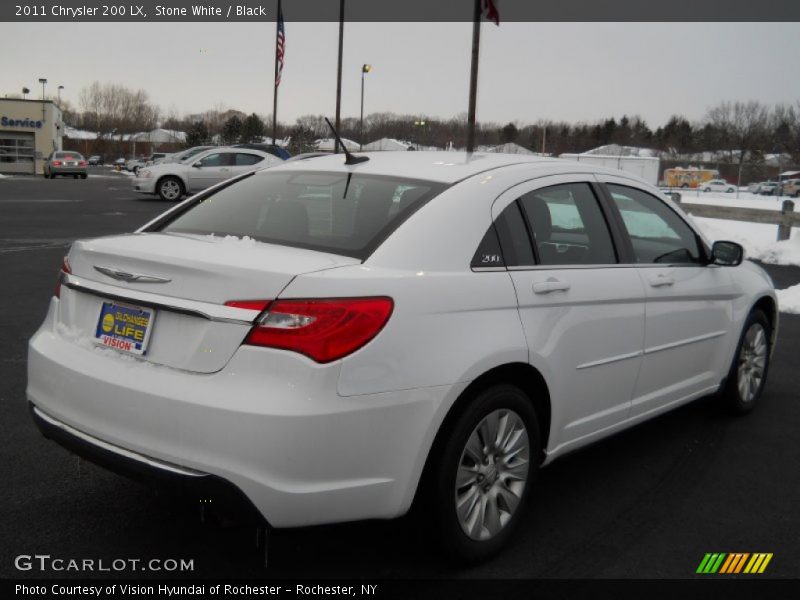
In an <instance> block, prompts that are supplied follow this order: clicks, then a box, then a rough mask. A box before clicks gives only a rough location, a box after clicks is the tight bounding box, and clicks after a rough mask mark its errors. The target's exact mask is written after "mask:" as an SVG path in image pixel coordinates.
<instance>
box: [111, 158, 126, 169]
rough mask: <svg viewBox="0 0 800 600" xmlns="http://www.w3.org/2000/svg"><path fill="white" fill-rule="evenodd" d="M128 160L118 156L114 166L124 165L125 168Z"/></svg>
mask: <svg viewBox="0 0 800 600" xmlns="http://www.w3.org/2000/svg"><path fill="white" fill-rule="evenodd" d="M127 162H128V159H126V158H122V157H120V158H118V159H117V160H115V161H114V166H115V167H123V168H124V167H125V163H127Z"/></svg>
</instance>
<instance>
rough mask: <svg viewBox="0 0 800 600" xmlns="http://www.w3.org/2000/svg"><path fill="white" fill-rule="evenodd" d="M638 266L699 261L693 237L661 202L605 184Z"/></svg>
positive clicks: (698, 250) (698, 251)
mask: <svg viewBox="0 0 800 600" xmlns="http://www.w3.org/2000/svg"><path fill="white" fill-rule="evenodd" d="M608 190H609V192H611V197H612V198H613V200H614V203H615V204H616V205H617V208H618V209H619V212H620V214H621V215H622V220H623V222H624V223H625V228H626V229H627V231H628V235H629V236H630V238H631V244H632V245H633V253H634V255H635V257H636V262H638V263H666V264H680V263H690V264H695V263H700V262H703V259H702V253H701V250H700V245H699V244H698V241H697V236H696V235H695V233H694V231H692V229H691V227H689V226H688V225H687V224H686V223H685V222H684V221H683V219H681V218H680V217H679V216H678V215H677V214H675V212H674V211H673V210H672V209H671V208H670V207H669V206H667V205H666V204H665V203H664V202H662V201H661V200H659V199H658V198H656V197H655V196H651V195H650V194H648V193H647V192H643V191H641V190H637V189H636V188H631V187H627V186H622V185H614V184H608Z"/></svg>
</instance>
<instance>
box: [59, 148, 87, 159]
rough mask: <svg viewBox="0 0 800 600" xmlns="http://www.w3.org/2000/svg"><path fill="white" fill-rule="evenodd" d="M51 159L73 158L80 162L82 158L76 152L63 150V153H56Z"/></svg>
mask: <svg viewBox="0 0 800 600" xmlns="http://www.w3.org/2000/svg"><path fill="white" fill-rule="evenodd" d="M53 158H73V159H75V160H80V159H82V158H83V156H81V155H80V154H78V153H77V152H70V151H68V150H65V151H64V152H56V153H55V154H54V155H53Z"/></svg>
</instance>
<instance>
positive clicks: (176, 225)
mask: <svg viewBox="0 0 800 600" xmlns="http://www.w3.org/2000/svg"><path fill="white" fill-rule="evenodd" d="M445 187H447V186H446V185H445V184H442V183H434V182H431V181H418V180H413V179H400V178H395V177H380V176H371V175H359V174H358V173H355V174H353V173H351V174H343V173H314V172H298V171H262V172H260V173H257V174H255V175H253V176H251V177H247V178H245V179H242V180H240V181H238V182H236V183H234V184H232V185H230V186H227V187H224V188H222V189H220V190H218V191H216V192H215V193H213V194H211V195H209V196H206V197H204V198H203V199H202V200H200V201H199V202H198V203H197V204H195V205H193V206H191V207H189V208H188V210H186V211H185V212H183V213H181V214H179V215H178V216H177V217H175V218H173V219H171V220H170V221H168V222H167V223H166V224H165V225H161V227H160V231H163V232H166V233H193V234H201V235H202V234H206V235H208V234H214V235H219V236H226V235H233V236H237V237H245V236H247V237H250V238H253V239H256V240H259V241H262V242H268V243H272V244H281V245H284V246H294V247H298V248H307V249H310V250H319V251H322V252H331V253H333V254H342V255H345V256H352V257H354V258H358V259H360V260H364V259H366V258H367V257H368V256H369V255H370V254H371V253H372V252H373V251H374V250H375V248H377V247H378V245H380V244H381V243H382V242H383V241H384V240H385V239H386V238H387V237H388V236H389V235H390V234H391V233H392V232H393V231H394V230H395V229H396V228H397V227H398V226H399V225H400V223H402V222H403V221H404V220H405V219H406V218H408V216H409V215H411V214H412V213H413V212H414V211H415V210H417V209H418V208H419V207H420V206H422V205H423V204H424V203H425V202H427V201H428V200H430V199H431V198H433V197H434V196H435V195H437V194H438V193H440V192H441V191H442V190H443V189H444V188H445Z"/></svg>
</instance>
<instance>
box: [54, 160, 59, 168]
mask: <svg viewBox="0 0 800 600" xmlns="http://www.w3.org/2000/svg"><path fill="white" fill-rule="evenodd" d="M53 166H54V167H60V166H61V161H60V160H54V161H53Z"/></svg>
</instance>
